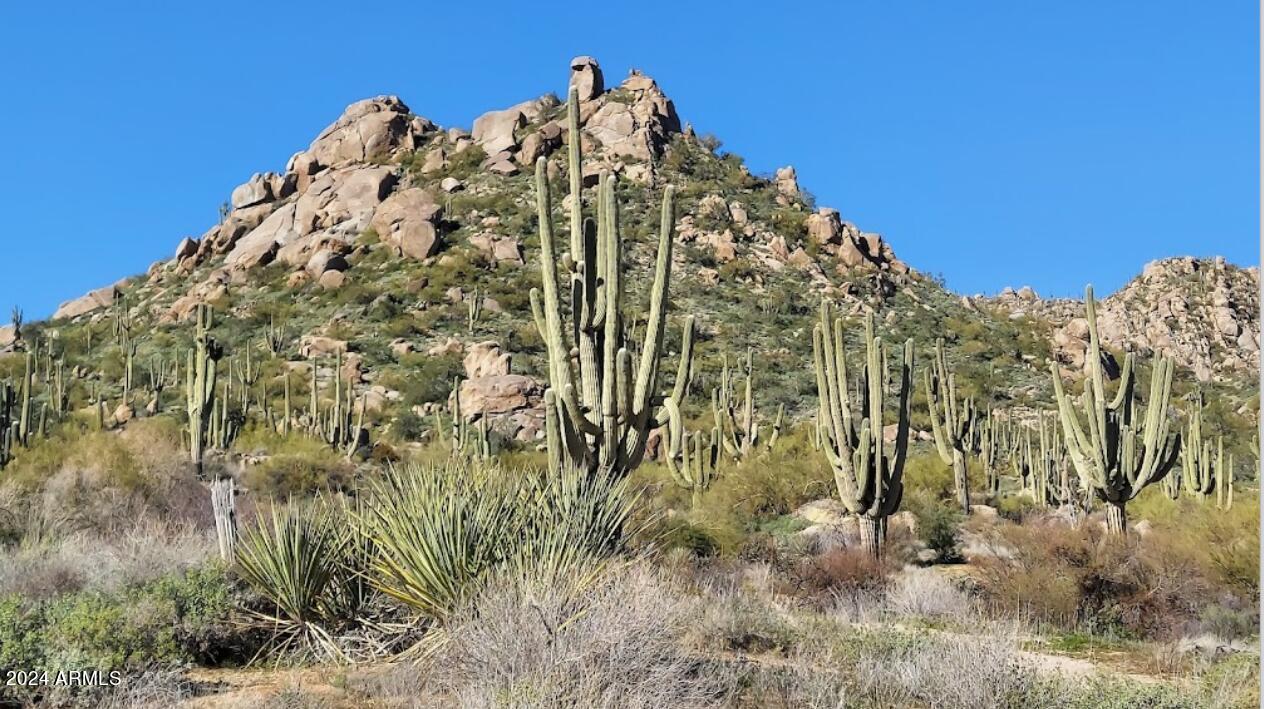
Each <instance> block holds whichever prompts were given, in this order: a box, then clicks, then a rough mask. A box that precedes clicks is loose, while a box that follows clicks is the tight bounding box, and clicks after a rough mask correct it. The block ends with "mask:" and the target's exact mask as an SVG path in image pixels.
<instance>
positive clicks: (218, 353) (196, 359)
mask: <svg viewBox="0 0 1264 709" xmlns="http://www.w3.org/2000/svg"><path fill="white" fill-rule="evenodd" d="M196 328H197V329H196V330H195V332H194V337H193V349H191V350H189V354H188V362H187V366H186V368H185V385H184V392H185V401H186V406H185V411H186V412H187V413H188V417H189V457H190V458H191V459H192V461H193V465H194V467H195V468H196V469H197V474H198V475H199V476H201V475H202V451H203V448H204V447H205V446H206V434H207V429H208V428H209V427H210V424H211V418H212V416H213V415H214V412H215V381H216V378H217V375H218V368H219V360H220V357H223V356H224V350H223V348H222V347H221V346H220V345H219V343H218V342H216V341H215V338H213V337H211V308H210V306H209V305H206V304H205V303H202V304H199V305H198V306H197V325H196Z"/></svg>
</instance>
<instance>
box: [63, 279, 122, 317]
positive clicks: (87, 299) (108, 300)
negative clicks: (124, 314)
mask: <svg viewBox="0 0 1264 709" xmlns="http://www.w3.org/2000/svg"><path fill="white" fill-rule="evenodd" d="M118 292H119V291H118V288H116V287H115V286H112V285H110V286H106V287H104V288H98V289H96V290H94V291H89V292H88V293H85V294H84V295H81V296H79V297H78V298H75V299H74V300H68V301H66V302H64V303H62V304H61V305H60V306H59V307H58V308H57V312H55V313H53V319H54V320H60V319H62V318H75V317H79V316H80V315H84V314H86V313H90V312H92V311H94V310H99V309H101V308H105V307H109V306H110V305H113V304H114V299H115V298H116V297H118Z"/></svg>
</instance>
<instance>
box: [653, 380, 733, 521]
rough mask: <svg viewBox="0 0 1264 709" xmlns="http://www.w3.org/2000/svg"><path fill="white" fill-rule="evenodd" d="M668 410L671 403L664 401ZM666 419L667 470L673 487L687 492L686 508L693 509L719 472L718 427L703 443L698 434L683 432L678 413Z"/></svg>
mask: <svg viewBox="0 0 1264 709" xmlns="http://www.w3.org/2000/svg"><path fill="white" fill-rule="evenodd" d="M668 406H673V407H674V406H675V402H672V401H670V400H668ZM669 418H670V432H669V433H668V449H667V455H666V458H667V467H668V469H669V470H670V471H671V474H672V479H673V480H674V481H675V482H676V484H677V485H679V486H680V487H682V488H684V489H686V490H688V491H689V500H690V505H691V506H693V507H697V506H698V501H699V499H701V497H702V493H704V492H706V490H707V488H709V487H711V482H712V481H713V480H715V477H716V475H717V474H718V472H719V465H720V451H721V450H722V447H721V446H722V444H721V442H720V437H721V435H722V434H721V433H720V427H719V426H715V427H713V428H712V429H711V438H710V440H709V441H705V440H703V436H704V434H703V432H702V431H695V432H693V433H692V434H691V433H689V432H688V431H686V430H685V426H684V420H683V419H682V418H681V416H680V415H679V411H677V412H675V414H674V415H672V416H670V417H669Z"/></svg>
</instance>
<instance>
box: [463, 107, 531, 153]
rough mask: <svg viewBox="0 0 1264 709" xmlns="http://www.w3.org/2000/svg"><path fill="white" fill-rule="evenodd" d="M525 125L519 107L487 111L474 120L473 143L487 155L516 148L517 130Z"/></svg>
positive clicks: (524, 116)
mask: <svg viewBox="0 0 1264 709" xmlns="http://www.w3.org/2000/svg"><path fill="white" fill-rule="evenodd" d="M526 124H527V116H526V113H524V112H523V111H522V108H521V107H520V106H513V107H510V108H506V109H505V110H503V111H488V112H487V113H484V114H483V115H481V116H479V117H478V118H475V119H474V142H475V143H478V144H479V145H481V146H482V147H483V152H485V153H487V154H488V155H495V154H496V153H499V152H502V151H506V150H513V149H514V148H516V147H518V130H519V129H520V128H522V127H523V126H525V125H526Z"/></svg>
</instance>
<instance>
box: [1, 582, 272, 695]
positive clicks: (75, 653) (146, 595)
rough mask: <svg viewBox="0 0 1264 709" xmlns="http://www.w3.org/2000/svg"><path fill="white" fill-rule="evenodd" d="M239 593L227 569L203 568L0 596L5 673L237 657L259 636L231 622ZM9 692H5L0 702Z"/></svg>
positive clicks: (126, 668) (105, 669)
mask: <svg viewBox="0 0 1264 709" xmlns="http://www.w3.org/2000/svg"><path fill="white" fill-rule="evenodd" d="M235 595H236V594H235V593H234V591H233V589H232V587H231V586H230V585H229V582H228V579H227V578H226V577H225V575H224V572H223V569H221V568H219V567H218V566H204V567H199V568H195V569H191V570H189V571H187V572H185V573H182V574H172V575H168V576H164V577H162V578H159V579H156V580H154V581H151V582H149V583H146V584H144V585H141V586H139V587H133V588H129V589H125V590H123V591H120V592H118V593H113V594H104V593H99V592H83V593H76V594H69V595H64V596H60V597H58V598H55V599H50V600H47V601H41V602H32V601H26V600H23V599H21V598H19V597H16V596H9V597H6V598H0V671H4V670H19V669H21V670H47V671H49V672H56V671H58V670H69V669H79V670H96V671H99V672H102V673H109V672H112V671H119V672H125V673H134V672H138V671H141V670H144V669H151V668H155V667H178V666H182V665H186V664H188V663H191V662H198V663H203V664H217V663H226V662H240V661H242V660H244V659H245V658H247V657H249V656H250V654H251V653H252V652H253V651H254V647H255V643H256V642H257V641H256V640H255V639H254V638H253V637H252V636H251V635H249V634H242V633H241V631H240V629H239V628H238V627H237V626H235V625H234V624H232V622H231V620H230V616H231V612H232V608H233V606H234V603H235V602H236V599H235ZM7 696H18V697H20V698H22V699H24V700H32V699H33V698H34V697H33V696H30V695H22V694H17V695H14V694H10V695H7ZM4 697H6V695H5V694H4V692H3V691H0V703H2V700H3V698H4Z"/></svg>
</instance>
